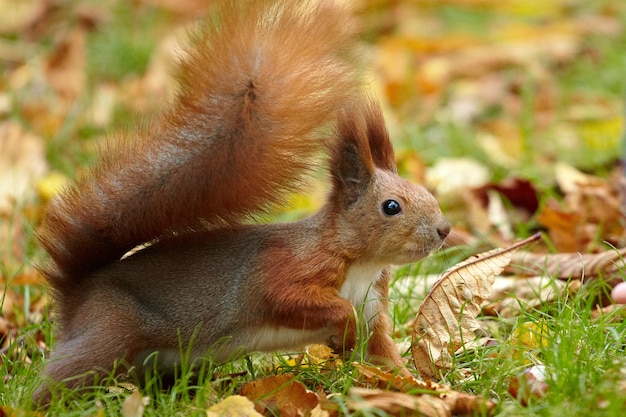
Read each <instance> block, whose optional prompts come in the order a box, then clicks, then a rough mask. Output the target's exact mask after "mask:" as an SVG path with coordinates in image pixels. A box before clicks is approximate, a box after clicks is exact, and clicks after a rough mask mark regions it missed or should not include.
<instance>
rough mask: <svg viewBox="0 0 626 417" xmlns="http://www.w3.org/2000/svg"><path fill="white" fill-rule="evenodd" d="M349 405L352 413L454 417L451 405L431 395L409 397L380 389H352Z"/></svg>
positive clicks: (349, 394)
mask: <svg viewBox="0 0 626 417" xmlns="http://www.w3.org/2000/svg"><path fill="white" fill-rule="evenodd" d="M347 405H348V407H349V408H350V410H351V411H360V412H363V413H366V412H367V411H371V410H382V411H384V412H386V413H387V414H389V415H392V416H407V417H408V416H423V417H445V416H452V409H451V407H450V405H449V404H447V403H446V402H445V401H443V400H442V399H441V398H438V397H434V396H430V395H418V396H415V395H409V394H405V393H402V392H392V391H383V390H379V389H366V388H355V387H353V388H350V391H349V392H348V400H347Z"/></svg>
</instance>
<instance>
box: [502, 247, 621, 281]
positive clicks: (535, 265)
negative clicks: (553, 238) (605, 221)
mask: <svg viewBox="0 0 626 417" xmlns="http://www.w3.org/2000/svg"><path fill="white" fill-rule="evenodd" d="M625 256H626V248H622V249H611V250H607V251H604V252H600V253H595V254H590V253H554V254H538V253H530V252H519V253H515V254H513V257H512V258H511V263H510V265H509V266H507V267H506V268H505V271H506V272H510V273H515V274H516V275H525V276H534V275H543V276H548V277H554V278H558V279H565V280H568V279H583V278H589V277H594V276H598V275H602V276H603V277H604V278H606V277H611V276H613V275H615V274H617V273H619V271H621V270H623V269H624V267H625V266H626V262H624V257H625Z"/></svg>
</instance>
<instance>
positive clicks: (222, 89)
mask: <svg viewBox="0 0 626 417" xmlns="http://www.w3.org/2000/svg"><path fill="white" fill-rule="evenodd" d="M348 22H350V20H349V15H348V14H347V12H346V11H345V10H344V9H343V7H342V6H339V5H337V4H334V3H333V2H331V1H322V2H320V3H319V4H313V3H310V2H307V1H293V0H254V1H247V2H232V1H227V2H224V3H223V4H221V5H220V6H219V8H218V11H217V12H216V14H215V15H214V19H212V20H211V21H210V22H209V23H207V24H206V25H205V26H204V27H203V29H201V30H200V31H199V32H198V33H197V34H196V35H195V36H194V37H193V41H192V43H191V45H190V46H189V48H188V50H187V51H186V54H185V56H184V57H183V58H182V61H181V63H180V74H179V78H180V83H181V86H180V92H179V94H178V96H177V97H176V98H175V100H174V101H173V103H171V105H170V106H169V107H167V109H166V110H165V111H164V112H163V113H161V114H159V115H157V116H155V117H154V118H153V119H151V120H150V121H149V122H148V123H147V124H145V125H143V126H142V127H138V128H137V129H136V130H134V131H132V132H128V133H126V134H125V135H122V136H120V137H116V138H113V140H111V141H109V142H108V144H107V146H106V147H105V149H104V150H103V152H102V155H101V158H100V160H99V162H98V163H97V165H96V166H95V167H94V168H93V170H92V171H91V172H90V173H89V174H88V175H86V176H83V177H81V178H79V179H78V180H77V181H76V183H75V184H74V185H72V186H71V187H70V188H68V189H66V190H65V191H64V192H62V193H61V194H60V195H59V196H57V197H56V198H55V199H54V200H53V201H52V202H51V203H50V206H49V207H48V209H47V213H46V216H45V219H44V221H43V223H42V225H41V228H40V230H39V232H38V236H39V240H40V242H41V244H42V246H43V247H44V248H45V250H46V251H47V253H48V254H49V258H50V261H49V263H48V265H46V266H45V267H44V268H43V271H42V272H43V273H44V275H45V277H46V279H47V281H48V283H49V287H50V289H51V293H52V295H53V298H54V301H55V304H56V316H55V317H56V320H57V322H58V331H57V334H56V338H57V342H56V343H57V344H56V349H55V350H54V351H53V353H52V355H51V358H50V360H49V362H48V363H47V366H46V368H45V370H44V381H45V382H43V384H42V385H41V386H40V388H39V389H38V391H37V392H36V393H35V398H36V400H37V401H40V402H46V401H49V400H50V398H51V395H53V392H54V390H55V388H54V387H55V386H57V384H62V385H64V386H66V387H69V388H74V387H78V386H80V385H84V384H92V383H94V382H97V381H98V380H99V379H100V378H102V377H104V376H107V375H110V373H111V372H112V371H113V370H114V369H117V372H119V370H120V368H121V367H116V364H120V363H124V364H127V365H128V366H134V367H135V369H137V370H138V371H139V372H141V370H142V369H145V368H147V367H155V366H156V367H157V368H158V369H159V370H162V371H164V372H167V371H168V370H170V369H172V367H173V366H175V364H176V363H177V362H178V361H179V359H180V357H179V352H180V351H181V349H182V350H183V351H186V350H187V349H190V351H191V352H192V356H193V357H198V358H202V357H209V358H211V359H212V360H215V361H217V362H221V361H226V360H229V359H231V358H234V357H237V356H240V355H242V354H245V353H246V352H253V351H267V352H271V351H277V350H286V349H292V348H297V347H301V346H304V345H306V344H310V343H327V344H329V345H330V346H332V347H334V348H338V349H344V350H350V349H351V348H353V347H354V346H355V343H356V342H357V341H356V337H357V334H359V335H362V336H363V337H365V338H367V339H368V345H367V358H366V359H368V360H371V361H373V362H375V363H380V364H384V365H387V366H389V367H392V368H398V369H400V371H401V372H403V373H408V371H407V369H406V367H405V363H404V361H403V360H402V358H401V356H400V354H399V353H398V351H397V348H396V346H395V344H394V342H393V340H392V339H391V337H390V335H389V333H390V331H391V326H390V319H389V317H388V313H387V304H388V302H387V297H388V284H389V278H390V272H389V265H391V264H404V263H409V262H414V261H417V260H420V259H422V258H424V257H425V256H427V255H428V254H429V253H430V252H431V251H433V250H435V249H437V248H438V247H440V246H441V245H442V243H443V241H444V239H445V238H446V236H447V235H448V233H449V231H450V223H449V222H448V220H447V219H446V218H445V217H444V216H443V214H442V213H441V210H440V208H439V205H438V203H437V201H436V200H435V198H434V197H433V196H432V195H431V194H430V193H429V192H428V191H427V190H426V189H425V188H423V187H421V186H419V185H415V184H412V183H410V182H408V181H407V180H404V179H402V178H400V177H399V176H398V175H397V173H396V167H395V163H394V154H393V149H392V145H391V142H390V139H389V136H388V132H387V129H386V126H385V122H384V119H383V116H382V113H381V110H380V108H379V105H378V104H377V102H376V101H375V100H374V99H372V98H370V97H369V96H367V95H366V94H364V93H363V92H362V91H361V90H362V87H363V86H362V85H361V82H360V81H359V76H358V75H357V71H356V69H355V67H356V64H355V62H354V54H353V53H352V52H351V50H352V49H353V47H354V43H355V34H354V32H355V31H354V29H353V25H351V24H349V23H348ZM324 153H325V154H326V155H328V158H327V163H328V165H329V171H330V177H331V179H332V190H331V191H330V193H329V196H328V198H327V201H326V203H325V205H323V207H322V208H321V209H320V210H319V211H318V212H317V213H316V214H314V215H312V216H311V217H309V218H307V219H304V220H301V221H296V222H292V223H274V224H254V222H253V219H255V218H256V217H257V216H258V215H259V214H260V213H265V212H267V210H268V209H270V208H275V207H276V206H277V205H279V204H281V203H284V201H285V199H286V198H287V196H288V195H289V193H291V192H294V191H297V190H301V188H302V184H303V181H302V180H303V176H305V175H306V174H307V173H309V172H310V171H311V169H313V168H314V167H315V164H316V163H319V162H318V161H319V159H320V158H319V157H320V154H324ZM140 245H144V246H145V247H143V248H142V249H139V250H136V251H135V252H134V253H133V254H131V255H128V256H124V255H125V254H127V252H128V251H130V250H132V249H133V248H136V247H138V246H140ZM358 329H366V331H365V332H360V331H358ZM363 333H365V334H363ZM154 352H157V355H156V363H154V362H150V360H148V359H147V358H154V357H155V356H154V355H153V353H154Z"/></svg>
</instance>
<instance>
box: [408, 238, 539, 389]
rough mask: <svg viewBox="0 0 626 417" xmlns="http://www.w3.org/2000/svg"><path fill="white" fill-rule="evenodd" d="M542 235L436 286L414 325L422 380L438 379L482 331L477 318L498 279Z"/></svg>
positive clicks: (466, 266) (464, 267) (456, 271)
mask: <svg viewBox="0 0 626 417" xmlns="http://www.w3.org/2000/svg"><path fill="white" fill-rule="evenodd" d="M539 238H540V235H539V234H535V235H533V236H531V237H529V238H527V239H525V240H522V241H519V242H516V243H514V244H512V245H510V246H509V247H507V248H504V249H501V248H500V249H494V250H491V251H489V252H485V253H482V254H479V255H475V256H472V257H471V258H469V259H468V260H466V261H464V262H461V263H460V264H458V265H456V266H454V267H452V268H451V269H449V270H448V271H447V272H446V273H444V274H443V276H442V278H441V279H440V280H439V281H438V282H437V283H436V284H435V285H434V286H433V288H432V289H431V290H430V292H429V293H428V295H427V296H426V298H425V299H424V301H423V302H422V304H421V305H420V307H419V310H418V312H417V316H416V317H415V321H414V323H413V343H412V348H411V352H412V354H413V361H414V363H415V367H416V368H417V370H418V372H419V374H420V376H421V377H422V378H435V379H437V378H439V377H440V375H441V371H444V370H447V369H450V367H451V365H452V355H454V354H455V352H457V350H458V349H460V348H462V347H463V346H464V344H465V343H469V342H472V341H473V340H474V339H475V338H476V336H478V333H480V332H482V330H481V327H480V324H479V323H478V321H477V320H476V317H477V316H478V314H479V313H480V311H481V308H482V304H483V302H484V301H485V300H486V299H487V298H488V297H489V295H490V293H491V285H492V284H493V282H494V279H495V276H496V275H497V274H499V273H501V272H502V270H503V269H504V267H505V266H506V265H507V264H508V263H509V262H510V260H511V256H512V255H513V252H515V251H516V250H518V249H520V248H521V247H523V246H525V245H527V244H529V243H531V242H534V241H537V240H538V239H539Z"/></svg>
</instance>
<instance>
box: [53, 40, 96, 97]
mask: <svg viewBox="0 0 626 417" xmlns="http://www.w3.org/2000/svg"><path fill="white" fill-rule="evenodd" d="M86 42H87V34H86V33H85V30H84V29H82V28H79V29H74V30H73V31H71V32H69V33H68V34H67V35H66V36H65V37H64V38H63V39H61V41H60V42H59V44H58V45H57V46H56V48H55V50H54V51H53V52H52V54H51V55H50V56H49V57H48V59H47V60H46V65H45V72H46V76H47V77H48V80H49V82H50V85H51V86H52V88H54V90H55V91H56V92H57V94H58V95H59V96H61V97H62V98H64V99H65V100H68V101H69V102H73V101H74V100H76V98H78V96H79V95H80V94H81V93H82V92H83V90H84V89H85V82H86V81H85V80H86V70H85V68H86V62H87V60H86V53H85V47H86Z"/></svg>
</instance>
